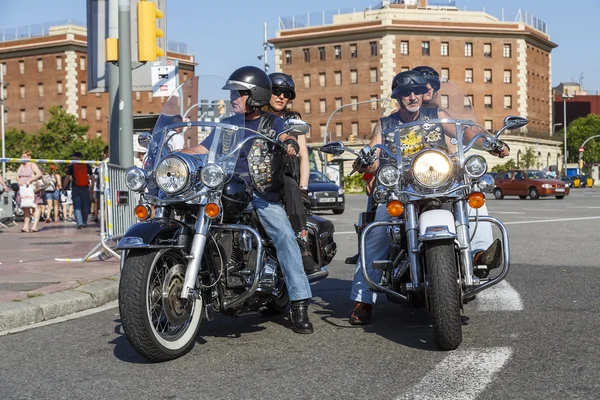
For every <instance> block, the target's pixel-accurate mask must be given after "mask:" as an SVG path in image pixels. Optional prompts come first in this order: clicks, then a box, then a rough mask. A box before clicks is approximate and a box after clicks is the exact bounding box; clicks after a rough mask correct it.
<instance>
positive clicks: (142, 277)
mask: <svg viewBox="0 0 600 400" xmlns="http://www.w3.org/2000/svg"><path fill="white" fill-rule="evenodd" d="M185 265H186V263H185V258H184V255H183V254H182V253H181V252H180V251H178V250H174V249H161V250H129V252H128V254H127V258H126V259H125V264H124V266H123V270H122V271H121V281H120V284H119V313H120V315H121V323H122V324H123V331H124V332H125V336H126V337H127V340H129V343H130V344H131V346H133V348H134V349H135V350H136V351H137V352H138V353H139V354H141V355H142V356H144V357H145V358H147V359H148V360H150V361H154V362H157V361H168V360H172V359H174V358H177V357H180V356H182V355H184V354H185V353H187V352H188V351H189V350H191V348H192V347H193V345H194V341H195V338H196V334H197V333H198V328H199V326H200V321H201V314H202V300H201V299H198V300H184V299H181V298H180V297H179V294H180V293H181V290H182V288H183V282H184V278H185V269H186V267H185Z"/></svg>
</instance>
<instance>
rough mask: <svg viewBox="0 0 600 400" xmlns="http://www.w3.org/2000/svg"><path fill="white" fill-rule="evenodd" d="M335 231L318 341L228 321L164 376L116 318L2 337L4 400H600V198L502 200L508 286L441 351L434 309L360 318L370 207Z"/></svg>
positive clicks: (485, 297) (469, 312) (498, 203)
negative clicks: (454, 346) (363, 228)
mask: <svg viewBox="0 0 600 400" xmlns="http://www.w3.org/2000/svg"><path fill="white" fill-rule="evenodd" d="M346 198H347V200H348V204H347V205H346V211H345V213H344V214H342V215H336V216H334V215H332V214H331V213H329V212H327V213H323V214H322V215H324V216H325V217H326V218H330V219H331V220H332V221H334V223H335V227H336V241H337V244H338V253H337V255H336V258H335V260H334V261H333V263H332V264H331V265H330V266H329V271H330V276H329V278H328V279H326V280H324V281H321V282H318V283H316V284H314V285H313V286H312V287H313V294H314V298H313V303H312V305H311V308H310V312H311V321H312V322H313V323H314V324H315V334H313V335H298V334H295V333H293V332H292V331H291V330H290V329H289V328H288V322H287V318H284V317H264V316H262V315H248V316H244V317H241V318H238V319H231V318H228V317H224V316H221V315H217V316H216V318H215V320H214V321H212V322H206V321H203V323H202V325H201V327H200V332H199V335H198V337H197V343H196V345H195V347H194V348H193V349H192V351H191V352H190V353H189V354H187V355H185V356H184V357H182V358H180V359H177V360H175V361H172V362H168V363H163V364H150V363H147V362H146V361H145V360H144V359H143V358H141V357H140V356H138V355H137V354H136V353H135V352H134V351H133V349H132V348H131V347H130V346H129V344H128V342H127V340H126V338H125V336H124V335H123V332H122V329H121V325H120V322H119V315H118V309H117V308H116V305H115V304H113V307H112V308H108V309H105V310H104V311H101V312H98V313H95V314H92V315H88V316H85V317H82V318H77V319H72V320H69V321H66V322H62V323H58V324H53V325H47V326H43V327H37V328H34V329H29V330H25V331H23V332H19V333H15V334H11V335H6V336H2V337H0V354H2V357H1V358H0V388H1V389H0V390H1V394H0V398H2V399H63V398H64V399H123V398H139V399H146V398H152V399H189V398H200V399H267V398H273V399H329V398H332V399H359V398H369V399H409V398H411V399H412V398H420V399H475V398H479V399H595V398H598V393H599V392H600V372H598V365H599V363H600V336H599V335H598V331H599V330H600V318H599V315H600V306H599V302H598V293H599V291H598V288H599V287H600V263H599V262H598V255H599V254H598V243H600V230H599V229H598V224H599V223H600V205H599V204H600V201H599V200H600V190H599V189H576V190H573V191H572V192H571V194H570V195H569V196H567V197H566V198H565V199H564V200H556V199H554V198H542V199H540V200H520V199H518V198H505V199H504V200H495V199H493V196H491V195H488V208H489V211H490V215H492V216H495V217H497V218H499V219H500V220H501V221H503V222H504V223H505V224H506V226H507V228H508V231H509V237H510V245H511V258H512V259H511V262H512V264H511V271H510V273H509V275H508V278H507V279H506V281H505V282H503V283H501V284H500V285H498V286H496V287H495V288H493V289H490V290H488V291H484V292H483V293H482V294H480V295H478V297H477V299H476V301H474V302H471V303H469V304H468V305H466V306H465V315H466V318H465V325H464V326H463V337H464V341H463V344H462V345H461V346H460V348H459V349H458V350H456V351H453V352H443V351H438V350H437V349H436V348H435V346H434V345H433V343H432V337H431V329H430V327H429V326H428V318H427V317H426V315H425V314H424V312H423V310H422V309H413V308H408V307H402V306H398V305H394V304H392V303H390V302H388V301H386V300H385V298H384V296H381V297H380V298H379V302H378V304H377V305H376V306H375V309H374V313H373V322H372V324H371V325H370V326H368V327H364V328H363V327H353V326H351V325H349V324H348V316H349V314H350V312H351V309H352V307H353V302H352V301H351V300H350V299H349V293H350V285H351V280H352V275H353V272H354V267H353V266H350V265H345V264H344V263H343V261H344V259H345V258H346V257H347V256H349V255H353V254H354V253H355V252H356V242H357V240H356V235H355V234H354V227H353V224H354V222H355V221H356V215H357V213H358V212H360V211H362V210H363V208H364V203H365V199H366V197H365V196H364V195H349V196H347V197H346Z"/></svg>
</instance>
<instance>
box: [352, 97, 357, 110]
mask: <svg viewBox="0 0 600 400" xmlns="http://www.w3.org/2000/svg"><path fill="white" fill-rule="evenodd" d="M357 103H358V97H355V96H353V97H350V104H352V107H351V109H352V111H358V104H357Z"/></svg>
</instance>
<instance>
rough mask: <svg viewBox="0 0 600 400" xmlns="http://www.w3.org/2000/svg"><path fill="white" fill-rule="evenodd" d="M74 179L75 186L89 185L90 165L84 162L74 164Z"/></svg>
mask: <svg viewBox="0 0 600 400" xmlns="http://www.w3.org/2000/svg"><path fill="white" fill-rule="evenodd" d="M73 180H74V181H75V186H79V187H86V186H89V181H88V166H87V165H84V164H74V165H73Z"/></svg>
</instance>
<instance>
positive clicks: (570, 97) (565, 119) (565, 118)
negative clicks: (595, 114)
mask: <svg viewBox="0 0 600 400" xmlns="http://www.w3.org/2000/svg"><path fill="white" fill-rule="evenodd" d="M572 98H573V96H572V95H570V94H564V93H563V94H562V99H563V118H564V127H565V135H564V136H565V137H564V148H563V155H564V161H563V168H564V170H565V174H564V175H565V176H567V99H572Z"/></svg>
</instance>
